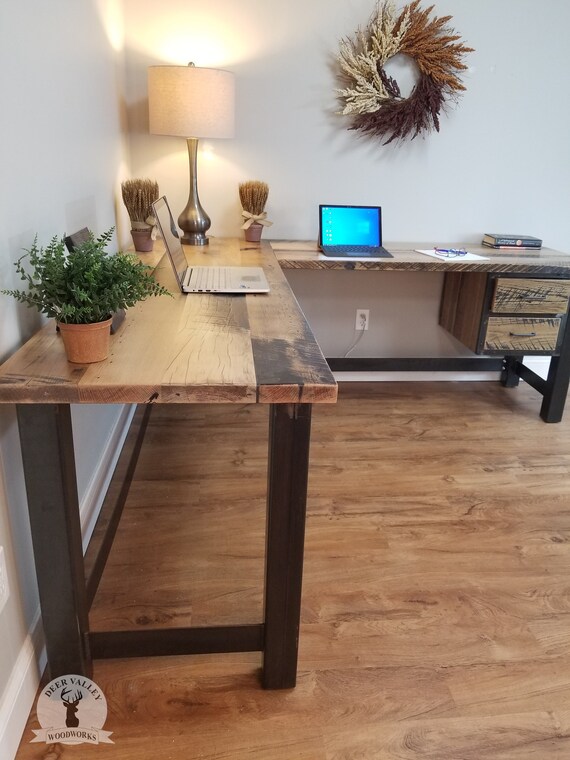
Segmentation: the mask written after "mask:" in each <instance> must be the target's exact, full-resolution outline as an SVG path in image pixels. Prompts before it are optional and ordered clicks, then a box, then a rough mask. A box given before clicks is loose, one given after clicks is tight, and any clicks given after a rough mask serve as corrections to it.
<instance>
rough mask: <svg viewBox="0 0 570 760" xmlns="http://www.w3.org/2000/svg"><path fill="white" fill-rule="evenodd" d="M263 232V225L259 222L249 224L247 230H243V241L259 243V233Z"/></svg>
mask: <svg viewBox="0 0 570 760" xmlns="http://www.w3.org/2000/svg"><path fill="white" fill-rule="evenodd" d="M262 232H263V225H262V224H259V222H254V223H253V224H251V225H250V226H249V227H248V228H247V230H244V233H245V239H246V240H247V242H248V243H259V241H260V240H261V233H262Z"/></svg>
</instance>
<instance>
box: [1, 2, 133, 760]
mask: <svg viewBox="0 0 570 760" xmlns="http://www.w3.org/2000/svg"><path fill="white" fill-rule="evenodd" d="M121 13H122V9H121V5H120V3H119V2H117V1H116V0H83V1H82V2H76V0H50V2H37V1H36V0H3V2H2V3H1V4H0V59H1V66H0V71H1V72H2V74H1V76H2V80H1V87H0V90H1V92H2V118H1V121H0V166H1V172H2V181H1V183H0V209H1V211H0V287H14V286H18V285H19V284H20V282H19V280H16V278H15V276H14V274H15V272H14V267H13V262H14V261H15V260H16V259H17V258H18V257H19V256H20V255H21V254H22V248H24V247H28V246H29V245H30V244H31V243H32V241H33V238H34V235H35V234H37V235H38V239H39V241H40V243H42V242H47V241H48V240H49V239H50V238H51V237H52V236H53V235H58V236H61V235H63V234H64V233H66V232H67V233H69V232H74V231H76V230H78V229H80V228H82V227H85V226H87V227H90V228H91V229H92V230H94V231H96V232H102V231H104V230H107V229H108V228H110V227H111V226H113V225H114V224H115V195H116V189H117V186H118V183H119V182H120V179H121V178H122V176H123V174H124V172H125V149H124V139H123V135H122V124H121V121H122V114H123V109H122V95H121V90H122V86H123V85H122V80H123V61H122V51H121V48H122V24H121ZM39 325H40V319H39V318H38V316H37V315H35V314H34V313H32V312H31V311H29V310H27V309H25V308H24V307H20V306H18V305H17V304H16V303H15V302H14V301H13V299H10V298H8V297H6V296H0V361H1V360H4V359H5V358H7V356H8V355H9V354H10V353H12V352H13V351H14V350H15V349H16V348H17V347H18V346H19V345H21V343H22V342H24V341H25V340H26V339H27V338H28V337H29V336H30V335H31V334H32V333H33V332H34V331H35V330H36V329H37V328H38V326H39ZM122 414H123V410H122V407H109V408H108V409H105V411H104V412H101V410H98V411H95V409H94V408H93V407H82V408H81V409H75V410H74V415H73V416H74V423H75V425H76V429H77V434H78V436H79V438H80V441H81V444H82V445H81V449H80V451H79V452H78V461H77V471H78V483H79V491H80V498H81V500H82V501H83V502H84V501H85V499H86V498H87V496H88V495H90V494H91V492H92V491H93V488H94V484H96V483H98V480H97V478H99V477H100V473H98V471H97V470H98V465H99V464H100V460H101V457H103V456H104V453H105V452H106V449H107V448H108V445H109V441H110V439H111V437H112V436H113V434H114V432H115V428H116V425H117V423H118V422H119V421H120V420H121V415H122ZM94 477H95V481H94V480H93V478H94ZM96 490H97V489H96ZM95 498H96V497H95ZM0 545H1V546H3V547H4V550H5V555H6V559H7V570H8V581H9V586H10V589H11V595H10V598H9V600H8V603H7V605H6V607H5V608H4V610H3V611H2V612H0V757H1V758H3V759H4V758H6V759H8V758H11V757H12V756H13V752H14V751H15V742H17V741H18V739H19V734H20V733H21V731H22V728H23V723H22V722H21V721H22V719H23V720H24V721H25V720H26V718H27V715H28V712H29V709H30V706H31V702H32V699H33V697H34V694H35V687H36V679H37V675H38V668H37V664H36V663H37V658H38V654H39V651H40V649H41V627H40V626H38V612H39V610H38V599H37V590H36V582H35V570H34V566H33V558H32V551H31V543H30V537H29V523H28V518H27V504H26V497H25V491H24V484H23V476H22V467H21V458H20V452H19V440H18V433H17V425H16V420H15V412H14V409H13V408H11V407H7V406H4V405H0Z"/></svg>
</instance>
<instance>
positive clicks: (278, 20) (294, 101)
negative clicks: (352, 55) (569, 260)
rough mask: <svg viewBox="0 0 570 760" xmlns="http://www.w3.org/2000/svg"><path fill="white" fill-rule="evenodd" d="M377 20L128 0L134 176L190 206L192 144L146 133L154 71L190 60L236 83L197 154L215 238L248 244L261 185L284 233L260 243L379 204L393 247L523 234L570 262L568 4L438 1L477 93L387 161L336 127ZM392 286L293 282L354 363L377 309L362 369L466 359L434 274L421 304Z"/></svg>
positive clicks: (338, 9)
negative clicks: (341, 82) (241, 238)
mask: <svg viewBox="0 0 570 760" xmlns="http://www.w3.org/2000/svg"><path fill="white" fill-rule="evenodd" d="M397 5H398V7H401V6H402V5H403V3H401V4H397ZM425 5H426V6H427V5H429V3H426V4H425ZM373 7H374V2H373V1H372V0H349V1H348V2H331V0H310V2H307V1H306V0H289V2H268V1H267V0H246V2H243V3H235V2H233V0H207V2H206V1H205V0H196V1H195V2H192V3H188V2H187V1H186V0H168V1H167V2H165V3H163V4H162V5H161V13H160V14H159V15H158V17H157V14H156V12H155V3H154V2H151V1H150V0H125V9H126V30H127V51H126V52H127V67H128V79H127V100H128V112H129V120H130V126H131V131H132V135H131V138H132V139H131V148H132V170H133V173H134V174H135V175H137V174H140V175H150V176H152V177H155V178H156V179H157V180H158V181H159V183H160V186H161V189H162V190H163V191H164V192H165V193H166V194H167V195H168V197H169V198H170V200H171V205H172V207H173V209H176V210H177V213H178V212H179V211H180V210H181V209H182V208H183V206H184V205H185V202H186V198H187V193H188V187H187V171H188V170H187V156H186V147H185V143H184V140H182V139H180V138H171V137H158V136H153V135H148V133H147V115H146V67H147V66H148V65H149V64H156V63H177V64H185V63H187V62H188V60H193V61H194V62H195V63H196V65H202V66H214V67H223V68H228V69H230V70H232V71H234V72H235V74H236V80H237V127H236V136H235V139H232V140H217V141H216V140H212V141H211V143H210V144H208V141H202V143H203V145H204V148H206V149H207V151H206V153H203V154H202V156H201V162H200V165H199V175H200V176H199V186H200V198H201V201H202V204H203V206H204V208H205V209H206V211H207V212H208V213H209V215H210V216H211V217H212V229H211V232H212V233H213V234H215V235H235V234H238V233H239V225H240V210H241V209H240V206H239V201H238V195H237V187H238V183H239V182H241V181H243V180H245V179H262V180H265V181H267V182H268V183H269V185H270V195H269V203H268V207H267V210H268V214H269V218H270V219H272V220H273V221H274V226H273V227H272V228H271V229H270V230H268V231H266V232H265V233H264V236H265V237H270V236H272V237H274V238H276V239H280V238H281V239H287V238H298V239H312V240H315V239H316V236H317V206H318V204H319V203H365V204H366V203H368V204H378V205H380V206H382V208H383V214H384V227H385V239H386V240H388V241H389V240H393V241H410V240H411V241H413V240H416V241H422V240H423V241H432V242H433V243H438V244H440V245H441V244H444V243H446V242H449V241H466V242H476V241H480V239H481V235H482V233H483V232H491V231H507V232H510V231H513V232H517V233H525V234H531V235H537V236H541V237H543V238H544V240H545V243H546V244H547V245H549V246H550V247H553V248H560V249H562V250H569V249H570V242H569V240H568V226H567V215H568V208H569V206H570V203H569V202H570V183H569V182H568V176H569V170H570V140H569V139H568V126H567V125H568V123H569V121H570V100H569V98H568V97H567V91H568V83H567V72H568V69H569V66H570V47H569V46H568V44H567V38H566V37H567V35H566V33H565V30H566V29H568V26H569V24H570V3H567V2H564V1H563V0H547V2H545V3H543V4H542V5H541V6H540V8H537V6H536V3H535V2H533V1H532V0H501V1H500V2H497V1H496V0H480V2H465V0H441V2H438V3H437V4H436V7H435V12H436V13H437V15H438V16H444V15H448V14H451V15H452V16H453V21H452V24H453V25H454V26H455V28H456V29H457V31H458V32H459V33H460V35H461V37H462V39H463V40H464V41H465V42H466V44H468V45H470V46H471V47H473V48H475V53H473V54H471V55H469V56H468V57H467V58H466V62H467V63H468V65H469V70H468V71H467V72H466V73H465V77H464V82H465V85H466V87H467V91H466V93H465V94H464V96H463V97H462V99H461V100H460V101H459V103H458V105H457V106H455V105H454V104H453V103H450V105H449V108H448V109H447V113H446V114H443V115H442V118H441V131H440V133H439V134H437V133H434V134H431V135H429V136H427V137H426V138H425V139H424V138H422V137H419V138H417V139H416V140H414V141H413V142H406V143H404V144H402V145H398V146H396V145H390V146H386V147H383V146H382V145H381V144H380V143H379V142H378V141H373V140H368V139H366V138H363V137H360V136H359V134H358V133H355V132H354V131H348V130H347V129H346V127H347V126H348V123H347V122H346V121H345V120H343V118H342V117H339V116H338V115H336V114H335V111H337V110H338V104H337V102H336V100H335V95H334V90H335V87H336V86H337V82H336V80H335V78H334V76H333V66H332V62H333V59H334V57H335V56H336V54H337V52H338V42H339V40H340V39H341V38H342V37H344V36H347V35H350V34H352V33H353V32H354V30H355V29H356V28H357V26H359V25H364V24H366V22H367V20H368V18H369V15H370V13H371V11H372V9H373ZM387 277H388V275H385V276H384V278H383V277H382V275H378V274H377V273H372V274H371V276H369V277H368V278H367V282H368V287H366V285H365V286H364V289H363V286H362V279H363V278H362V277H357V276H351V274H350V273H335V274H331V275H330V276H328V277H327V278H324V277H321V276H319V275H314V274H311V273H307V272H305V273H295V274H294V275H292V276H291V282H292V283H293V287H294V289H295V291H296V293H297V296H298V298H299V300H300V302H301V305H302V306H303V308H304V310H305V311H306V313H307V315H308V316H309V317H310V322H311V325H312V327H313V329H314V331H315V333H316V336H317V338H318V340H319V341H320V343H321V345H322V347H323V349H324V351H325V353H327V354H328V355H342V353H343V352H344V351H345V350H346V349H347V348H348V346H349V345H350V343H351V342H352V340H353V338H354V316H355V309H356V307H363V308H369V309H370V326H371V328H370V330H369V332H368V333H366V335H365V336H364V337H363V339H362V341H361V342H360V343H359V345H358V349H357V350H356V351H355V352H354V354H353V355H354V356H358V355H362V356H366V355H374V354H381V353H387V352H389V351H392V350H393V346H394V343H395V344H396V346H397V347H399V351H401V352H403V355H413V354H414V353H415V354H419V355H453V354H455V353H458V352H461V348H460V347H459V345H458V344H457V343H456V342H455V341H453V339H451V338H449V336H447V335H446V334H445V333H444V332H443V331H442V330H440V329H439V328H438V327H437V307H438V299H439V293H440V289H441V277H438V276H437V275H434V276H433V277H431V278H427V277H425V278H424V279H423V282H422V284H421V286H419V287H421V293H419V294H418V292H417V289H418V283H417V282H416V281H415V280H414V278H413V277H409V278H406V277H403V278H397V277H393V276H392V275H390V276H389V277H390V280H389V282H390V284H389V285H388V286H386V285H385V283H384V282H383V279H384V280H385V279H386V278H387ZM386 287H388V289H389V290H390V293H391V298H388V299H387V298H386V293H385V290H386ZM325 294H326V295H325ZM363 299H364V300H363ZM416 299H417V300H416ZM392 302H393V303H397V304H399V306H398V313H397V315H396V317H395V318H394V314H393V311H392V312H391V313H390V307H391V304H392ZM403 304H405V308H404V306H403ZM426 309H427V312H426ZM426 314H427V318H428V319H430V320H431V324H430V325H428V324H427V323H426Z"/></svg>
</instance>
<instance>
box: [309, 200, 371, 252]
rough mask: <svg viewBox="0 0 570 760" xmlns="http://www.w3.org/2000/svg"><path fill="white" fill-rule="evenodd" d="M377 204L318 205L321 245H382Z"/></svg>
mask: <svg viewBox="0 0 570 760" xmlns="http://www.w3.org/2000/svg"><path fill="white" fill-rule="evenodd" d="M381 213H382V212H381V209H380V208H379V207H378V206H320V243H321V245H368V246H379V245H382V234H381Z"/></svg>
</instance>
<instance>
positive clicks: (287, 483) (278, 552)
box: [262, 404, 311, 689]
mask: <svg viewBox="0 0 570 760" xmlns="http://www.w3.org/2000/svg"><path fill="white" fill-rule="evenodd" d="M310 437H311V405H310V404H273V405H272V406H271V411H270V422H269V473H268V490H267V542H266V543H267V546H266V560H265V561H266V568H265V637H264V655H263V677H262V682H263V686H264V687H265V688H266V689H288V688H292V687H293V686H295V682H296V679H297V651H298V646H299V623H300V617H301V585H302V579H303V551H304V541H305V515H306V506H307V477H308V470H309V444H310Z"/></svg>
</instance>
